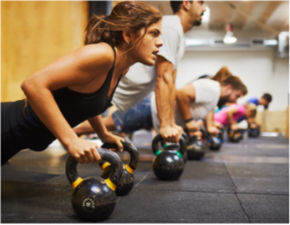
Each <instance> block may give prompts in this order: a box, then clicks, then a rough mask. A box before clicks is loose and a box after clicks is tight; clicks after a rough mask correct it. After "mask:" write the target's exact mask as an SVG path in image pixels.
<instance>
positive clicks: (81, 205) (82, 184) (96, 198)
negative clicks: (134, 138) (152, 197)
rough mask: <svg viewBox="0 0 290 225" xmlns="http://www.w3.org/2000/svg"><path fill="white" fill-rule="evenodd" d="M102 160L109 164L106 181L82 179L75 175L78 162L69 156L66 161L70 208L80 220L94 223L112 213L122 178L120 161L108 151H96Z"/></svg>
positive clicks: (89, 178) (90, 178)
mask: <svg viewBox="0 0 290 225" xmlns="http://www.w3.org/2000/svg"><path fill="white" fill-rule="evenodd" d="M97 150H98V152H99V154H100V155H101V157H102V159H103V160H106V161H108V162H110V163H111V167H112V171H111V174H110V176H109V178H108V179H106V180H104V179H102V178H92V177H88V178H85V179H82V178H81V177H79V176H78V173H77V164H78V161H77V160H76V159H75V158H74V157H72V156H70V157H69V158H68V159H67V161H66V176H67V178H68V180H69V182H70V183H71V185H72V186H73V188H74V191H73V194H72V206H73V209H74V211H75V213H76V214H77V215H78V216H79V217H80V218H82V219H84V220H87V221H91V222H96V221H101V220H104V219H106V218H108V217H109V216H110V215H111V213H112V212H113V210H114V208H115V205H116V200H117V196H116V193H115V190H116V187H117V185H118V182H119V180H120V178H121V176H122V161H121V159H120V158H119V156H118V155H117V154H116V153H114V152H112V151H109V150H105V149H100V148H98V149H97Z"/></svg>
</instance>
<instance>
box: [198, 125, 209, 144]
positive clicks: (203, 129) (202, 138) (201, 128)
mask: <svg viewBox="0 0 290 225" xmlns="http://www.w3.org/2000/svg"><path fill="white" fill-rule="evenodd" d="M199 130H200V131H201V133H202V135H201V141H203V142H204V140H206V139H207V136H208V133H207V130H206V128H205V126H201V127H200V128H199Z"/></svg>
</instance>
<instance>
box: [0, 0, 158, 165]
mask: <svg viewBox="0 0 290 225" xmlns="http://www.w3.org/2000/svg"><path fill="white" fill-rule="evenodd" d="M160 32H161V15H160V13H159V12H158V10H157V9H155V8H154V7H152V6H149V5H147V4H145V3H142V2H130V1H128V2H120V3H118V4H117V5H116V6H115V7H114V8H113V10H112V12H111V14H110V15H109V16H107V17H104V16H95V17H93V18H92V19H91V21H90V22H89V25H88V26H87V29H86V38H85V44H86V45H85V46H83V47H81V48H79V49H77V50H75V51H73V52H71V53H69V54H67V55H65V56H64V57H62V58H60V59H58V60H56V61H55V62H53V63H51V64H50V65H48V66H46V67H45V68H44V69H42V70H40V71H38V72H36V73H35V74H33V75H32V76H31V77H29V78H27V79H26V80H24V82H23V83H22V85H21V88H22V90H23V91H24V93H25V95H26V97H27V99H25V100H20V101H16V102H6V103H1V113H2V117H1V120H2V121H1V124H2V125H1V128H2V129H1V137H2V152H1V156H2V159H1V164H2V165H3V164H4V163H5V162H6V161H8V160H9V159H10V158H11V157H12V156H13V155H15V154H16V153H17V152H19V151H20V150H22V149H25V148H30V149H32V150H36V151H41V150H44V149H45V148H47V146H48V145H49V144H50V143H51V142H52V141H53V140H55V138H57V139H59V141H60V142H61V143H62V145H63V146H64V147H65V148H66V149H67V150H68V152H69V153H70V154H71V155H72V156H73V157H74V158H75V159H76V160H77V161H78V162H79V163H84V162H85V163H88V162H94V161H97V162H100V161H101V157H100V155H99V153H98V151H97V150H96V148H97V147H98V146H97V145H96V144H95V143H91V142H87V141H85V140H83V139H80V138H78V136H77V135H76V134H75V132H74V131H73V130H72V127H74V126H76V125H78V124H79V123H81V122H83V121H84V120H87V119H88V120H89V122H90V123H91V125H92V127H93V128H94V129H95V131H96V133H97V134H98V135H99V137H100V139H101V140H102V141H103V142H112V143H116V144H117V145H118V150H119V151H122V144H121V142H120V141H122V140H123V139H122V138H120V137H118V136H115V135H113V134H111V133H109V132H108V131H107V129H106V127H105V126H104V124H103V122H102V119H101V115H100V114H101V113H102V112H103V111H105V109H106V108H107V107H108V106H110V104H111V103H110V102H111V99H112V96H113V94H114V91H115V88H116V86H117V84H118V82H119V80H120V79H121V78H122V77H123V76H125V74H126V72H127V71H128V69H129V67H130V66H131V65H133V64H134V63H136V62H141V63H144V64H146V65H154V64H155V60H156V54H157V52H158V49H159V47H161V46H162V41H161V39H160Z"/></svg>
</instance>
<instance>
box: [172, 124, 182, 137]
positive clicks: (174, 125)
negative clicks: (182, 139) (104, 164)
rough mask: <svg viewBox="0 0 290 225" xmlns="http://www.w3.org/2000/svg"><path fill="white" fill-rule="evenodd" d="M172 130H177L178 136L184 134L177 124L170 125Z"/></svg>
mask: <svg viewBox="0 0 290 225" xmlns="http://www.w3.org/2000/svg"><path fill="white" fill-rule="evenodd" d="M171 126H172V127H173V128H175V129H176V130H178V132H179V135H182V133H183V132H184V130H183V128H182V127H181V126H179V125H177V124H173V125H171Z"/></svg>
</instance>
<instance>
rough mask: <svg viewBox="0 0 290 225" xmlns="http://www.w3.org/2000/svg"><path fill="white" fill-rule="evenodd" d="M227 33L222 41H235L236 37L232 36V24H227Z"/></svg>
mask: <svg viewBox="0 0 290 225" xmlns="http://www.w3.org/2000/svg"><path fill="white" fill-rule="evenodd" d="M226 30H227V33H226V35H225V37H224V39H223V41H224V43H226V44H233V43H235V42H236V41H237V38H236V37H235V36H234V33H233V30H234V26H233V25H232V24H228V25H227V29H226Z"/></svg>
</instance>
